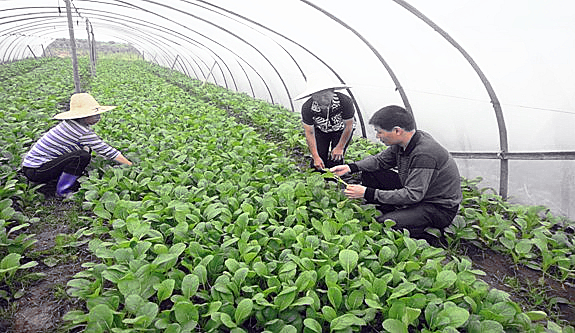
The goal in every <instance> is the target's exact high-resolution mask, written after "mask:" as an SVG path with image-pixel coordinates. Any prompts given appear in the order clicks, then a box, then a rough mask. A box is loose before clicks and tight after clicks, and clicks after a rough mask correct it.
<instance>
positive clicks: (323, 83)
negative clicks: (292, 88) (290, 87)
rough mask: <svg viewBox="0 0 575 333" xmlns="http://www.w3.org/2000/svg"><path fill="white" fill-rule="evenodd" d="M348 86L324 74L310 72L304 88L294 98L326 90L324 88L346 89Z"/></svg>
mask: <svg viewBox="0 0 575 333" xmlns="http://www.w3.org/2000/svg"><path fill="white" fill-rule="evenodd" d="M346 88H350V87H349V86H348V85H345V84H343V83H338V82H335V81H333V80H331V79H330V78H329V77H327V76H326V75H319V74H312V75H309V76H308V78H307V82H306V87H305V90H304V91H303V92H302V93H301V94H299V95H297V96H296V97H295V98H294V100H298V99H302V98H306V97H309V96H311V95H313V94H314V93H316V92H319V91H322V90H326V89H334V90H338V89H346Z"/></svg>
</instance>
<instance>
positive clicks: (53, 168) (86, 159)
mask: <svg viewBox="0 0 575 333" xmlns="http://www.w3.org/2000/svg"><path fill="white" fill-rule="evenodd" d="M91 158H92V155H91V154H90V153H89V152H87V151H85V150H77V151H74V152H71V153H68V154H64V155H62V156H60V157H58V158H56V159H53V160H52V161H49V162H46V163H44V164H42V166H40V167H38V168H27V167H23V168H22V171H23V172H24V175H25V176H26V178H28V180H30V181H31V182H34V183H49V182H52V181H55V180H58V178H59V177H60V175H61V174H62V172H66V173H69V174H72V175H76V176H81V175H82V172H84V169H86V167H87V166H88V164H90V160H91Z"/></svg>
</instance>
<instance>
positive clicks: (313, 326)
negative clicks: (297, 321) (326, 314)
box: [303, 318, 322, 333]
mask: <svg viewBox="0 0 575 333" xmlns="http://www.w3.org/2000/svg"><path fill="white" fill-rule="evenodd" d="M303 324H304V326H305V327H307V328H309V329H310V330H311V331H313V332H315V333H322V328H321V325H320V323H319V322H318V321H317V320H315V319H313V318H306V319H304V320H303Z"/></svg>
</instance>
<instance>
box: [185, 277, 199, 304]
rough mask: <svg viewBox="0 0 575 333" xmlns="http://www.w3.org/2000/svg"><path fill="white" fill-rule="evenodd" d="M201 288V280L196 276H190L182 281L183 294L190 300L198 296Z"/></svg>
mask: <svg viewBox="0 0 575 333" xmlns="http://www.w3.org/2000/svg"><path fill="white" fill-rule="evenodd" d="M199 286H200V278H199V277H198V276H197V275H195V274H188V275H186V276H184V278H183V279H182V293H183V294H184V297H186V298H188V299H189V298H190V297H192V296H194V295H195V294H196V292H197V291H198V288H199Z"/></svg>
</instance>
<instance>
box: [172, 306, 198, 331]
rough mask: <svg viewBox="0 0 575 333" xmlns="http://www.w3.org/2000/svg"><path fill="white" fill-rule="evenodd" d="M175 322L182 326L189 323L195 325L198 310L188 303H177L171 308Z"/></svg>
mask: <svg viewBox="0 0 575 333" xmlns="http://www.w3.org/2000/svg"><path fill="white" fill-rule="evenodd" d="M173 309H174V314H175V316H176V321H177V322H178V323H180V324H181V325H182V326H186V325H189V323H190V322H194V323H197V321H198V320H199V313H198V308H197V307H196V305H195V304H193V303H190V302H179V303H176V304H175V305H174V307H173Z"/></svg>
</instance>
